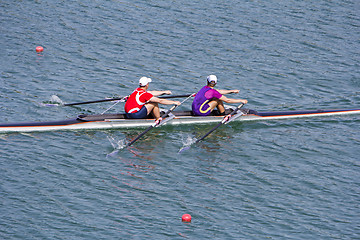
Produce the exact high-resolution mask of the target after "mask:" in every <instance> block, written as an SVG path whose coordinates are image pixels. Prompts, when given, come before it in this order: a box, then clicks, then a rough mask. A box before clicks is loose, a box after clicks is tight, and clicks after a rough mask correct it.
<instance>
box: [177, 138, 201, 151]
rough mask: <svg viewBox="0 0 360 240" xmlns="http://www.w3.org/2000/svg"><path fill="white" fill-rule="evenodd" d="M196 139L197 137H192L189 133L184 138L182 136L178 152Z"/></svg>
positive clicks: (188, 146)
mask: <svg viewBox="0 0 360 240" xmlns="http://www.w3.org/2000/svg"><path fill="white" fill-rule="evenodd" d="M196 140H197V139H196V138H195V137H192V136H190V135H187V137H186V139H184V138H182V144H183V146H182V147H181V148H180V150H179V152H178V153H181V152H183V151H185V150H188V149H190V147H191V145H193V144H194V143H195V142H196Z"/></svg>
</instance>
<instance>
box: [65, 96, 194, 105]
mask: <svg viewBox="0 0 360 240" xmlns="http://www.w3.org/2000/svg"><path fill="white" fill-rule="evenodd" d="M192 95H193V94H183V95H169V96H159V98H183V97H189V96H192ZM125 99H126V97H119V98H107V99H101V100H95V101H87V102H75V103H65V104H64V105H63V106H75V105H83V104H91V103H100V102H111V101H118V100H125Z"/></svg>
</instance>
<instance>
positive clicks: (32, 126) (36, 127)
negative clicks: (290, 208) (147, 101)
mask: <svg viewBox="0 0 360 240" xmlns="http://www.w3.org/2000/svg"><path fill="white" fill-rule="evenodd" d="M242 111H243V113H244V115H242V116H241V117H239V118H237V119H235V120H234V121H237V122H239V121H258V120H276V119H289V118H303V117H315V116H336V115H345V114H347V115H348V114H359V113H360V109H337V110H305V111H278V112H256V111H254V110H248V109H244V110H242ZM174 115H175V116H176V117H175V118H174V119H172V120H171V121H168V122H166V123H165V124H164V125H189V124H208V123H218V122H220V121H221V119H222V118H223V116H215V115H213V116H207V117H200V116H193V115H192V114H191V112H190V111H183V112H174ZM153 123H154V119H126V118H125V116H124V114H105V115H80V116H78V117H77V118H74V119H68V120H63V121H52V122H27V123H26V122H24V123H4V124H0V133H8V132H40V131H58V130H96V129H121V128H125V129H126V128H145V127H149V126H151V125H152V124H153Z"/></svg>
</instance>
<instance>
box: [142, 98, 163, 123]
mask: <svg viewBox="0 0 360 240" xmlns="http://www.w3.org/2000/svg"><path fill="white" fill-rule="evenodd" d="M145 107H146V109H147V112H148V115H149V114H150V113H152V114H153V116H154V117H155V118H156V120H157V119H159V118H160V108H159V105H158V104H157V103H152V102H151V103H147V104H145Z"/></svg>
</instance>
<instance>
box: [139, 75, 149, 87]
mask: <svg viewBox="0 0 360 240" xmlns="http://www.w3.org/2000/svg"><path fill="white" fill-rule="evenodd" d="M149 83H151V78H148V77H142V78H140V80H139V86H140V87H149V85H148V84H149Z"/></svg>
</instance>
